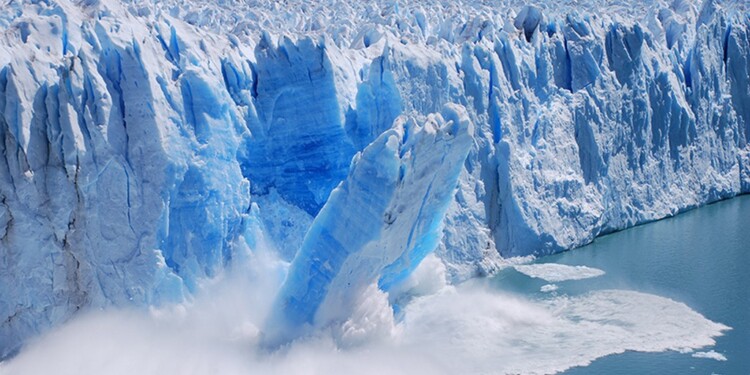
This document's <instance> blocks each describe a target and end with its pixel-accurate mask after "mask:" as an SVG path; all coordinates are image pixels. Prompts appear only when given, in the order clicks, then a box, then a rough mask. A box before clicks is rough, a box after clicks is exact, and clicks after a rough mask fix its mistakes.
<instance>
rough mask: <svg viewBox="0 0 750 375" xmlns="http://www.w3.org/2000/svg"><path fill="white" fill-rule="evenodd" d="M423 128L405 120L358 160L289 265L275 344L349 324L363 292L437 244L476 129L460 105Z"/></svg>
mask: <svg viewBox="0 0 750 375" xmlns="http://www.w3.org/2000/svg"><path fill="white" fill-rule="evenodd" d="M419 121H420V122H421V123H417V122H416V120H414V119H406V118H403V117H402V118H400V119H399V120H397V121H396V122H395V124H394V127H393V129H391V130H388V131H386V132H385V133H383V134H382V135H380V137H378V138H377V139H376V140H375V141H374V142H373V143H371V144H370V145H369V146H367V147H366V148H365V149H364V151H362V153H361V154H358V155H357V156H356V157H355V158H354V161H353V162H352V166H351V169H350V171H349V176H348V177H347V179H346V180H345V181H344V182H342V183H341V185H339V187H337V188H336V189H335V190H334V191H333V192H332V193H331V197H330V198H329V199H328V202H327V203H326V205H325V206H324V207H323V209H322V210H321V212H320V214H318V216H317V217H316V218H315V220H314V221H313V223H312V226H311V228H310V230H309V231H308V233H307V235H306V236H305V240H304V242H303V244H302V248H301V249H300V251H299V252H298V254H297V256H296V257H295V258H294V261H293V262H292V265H291V267H290V269H289V274H288V276H287V278H286V281H285V282H284V285H283V287H282V289H281V292H280V293H279V296H278V298H277V301H276V304H275V308H274V313H272V314H271V322H269V324H268V325H267V328H268V337H267V339H268V343H269V344H270V345H275V344H278V343H280V342H284V341H286V340H288V339H290V338H293V337H294V336H295V335H299V334H300V333H302V332H303V330H304V328H305V327H306V326H325V325H327V324H329V323H331V322H333V321H337V320H340V321H344V320H346V319H347V318H348V317H349V315H350V314H351V313H352V312H353V311H354V309H355V307H356V306H355V305H354V304H355V301H357V300H358V296H359V295H361V294H362V293H363V292H364V290H365V289H366V288H368V287H369V286H370V285H371V284H373V283H375V282H377V283H379V285H380V288H381V289H383V290H386V291H387V290H388V289H389V288H391V287H392V286H393V285H394V284H396V283H399V282H400V281H402V280H403V279H405V278H406V276H408V275H409V274H410V273H411V271H413V270H414V269H415V268H416V267H417V265H419V263H420V262H421V261H422V259H424V257H425V256H427V254H429V253H430V252H431V251H433V250H434V248H435V247H436V246H437V243H438V241H439V240H440V233H441V232H440V224H441V222H442V218H443V215H444V213H445V210H446V209H447V206H448V204H449V203H450V201H451V199H452V196H453V193H454V191H455V188H456V183H457V179H458V175H459V172H460V170H461V165H462V163H463V161H464V159H465V158H466V154H467V152H468V150H469V147H470V146H471V137H472V132H473V130H472V125H471V123H470V121H469V119H468V118H467V116H466V112H465V110H464V109H463V107H460V106H457V105H448V106H446V108H445V110H444V112H443V114H442V115H440V114H433V115H429V116H427V117H426V118H425V119H422V120H419Z"/></svg>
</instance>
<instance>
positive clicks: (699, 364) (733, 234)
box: [492, 195, 750, 375]
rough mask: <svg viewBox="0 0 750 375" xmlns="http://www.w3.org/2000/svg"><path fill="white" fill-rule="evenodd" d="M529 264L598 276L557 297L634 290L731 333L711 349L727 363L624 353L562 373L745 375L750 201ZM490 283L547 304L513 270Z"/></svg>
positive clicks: (749, 327)
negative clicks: (669, 301) (592, 270)
mask: <svg viewBox="0 0 750 375" xmlns="http://www.w3.org/2000/svg"><path fill="white" fill-rule="evenodd" d="M534 263H537V264H538V263H557V264H564V265H575V266H579V265H584V266H588V267H593V268H597V269H600V270H602V271H604V272H605V274H604V275H602V276H599V277H593V278H589V279H585V280H569V281H562V282H557V283H554V284H555V285H556V286H557V288H558V289H557V290H555V291H553V292H551V293H555V294H557V295H569V296H576V295H581V294H585V293H589V292H591V291H596V290H603V289H621V290H633V291H638V292H643V293H649V294H654V295H658V296H662V297H666V298H669V299H672V300H674V301H677V302H681V303H684V304H686V305H687V306H689V307H690V308H691V309H693V310H694V311H696V312H698V313H700V314H702V315H703V316H705V317H706V318H707V319H710V320H712V321H714V322H718V323H722V324H725V325H727V326H729V327H731V328H732V329H731V330H728V331H726V332H724V335H723V336H719V337H717V338H716V345H715V346H713V347H706V348H702V349H698V350H697V351H696V352H710V351H712V350H713V351H715V352H716V353H718V354H721V356H723V357H725V358H726V360H716V359H712V358H696V357H694V356H693V354H695V353H680V352H677V351H666V352H659V353H643V352H634V351H626V352H625V353H622V354H613V355H609V356H605V357H602V358H599V359H597V360H595V361H594V362H593V363H591V364H590V365H589V366H585V367H575V368H571V369H569V370H567V371H565V372H564V374H570V375H585V374H609V375H611V374H680V375H685V374H707V375H708V374H726V375H735V374H739V375H747V374H750V196H748V195H745V196H739V197H736V198H733V199H730V200H726V201H722V202H718V203H715V204H711V205H708V206H705V207H702V208H698V209H694V210H690V211H687V212H685V213H682V214H679V215H677V216H675V217H672V218H668V219H665V220H660V221H657V222H653V223H649V224H645V225H641V226H637V227H635V228H631V229H628V230H624V231H621V232H617V233H613V234H609V235H606V236H603V237H600V238H597V239H596V240H595V241H594V242H593V243H592V244H590V245H588V246H585V247H582V248H579V249H575V250H573V251H568V252H565V253H561V254H556V255H551V256H547V257H543V258H540V259H538V260H537V261H536V262H534ZM492 284H493V285H494V286H495V287H497V288H499V289H500V290H503V291H508V292H513V293H520V294H523V295H524V296H526V297H528V298H545V296H547V295H549V293H550V292H549V291H548V292H547V293H545V292H542V291H540V288H541V287H542V286H544V285H545V284H550V283H549V282H546V281H544V280H540V279H535V278H530V277H528V276H526V275H523V274H521V273H520V272H517V271H516V270H514V269H512V268H511V269H509V270H504V271H502V272H500V273H499V274H498V275H497V276H496V277H495V278H494V279H493V280H492Z"/></svg>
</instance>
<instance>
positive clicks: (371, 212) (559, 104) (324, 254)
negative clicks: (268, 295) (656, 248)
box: [0, 0, 750, 358]
mask: <svg viewBox="0 0 750 375" xmlns="http://www.w3.org/2000/svg"><path fill="white" fill-rule="evenodd" d="M574 3H575V4H574ZM1 9H2V10H3V11H2V12H0V13H1V14H0V30H1V31H2V36H1V37H0V139H2V142H0V154H1V155H2V158H0V358H3V357H6V356H9V355H12V354H13V353H14V352H16V351H17V350H18V349H19V348H20V347H21V346H22V345H23V343H24V342H25V341H26V340H27V339H29V338H30V337H33V336H35V335H37V334H40V333H43V332H45V331H47V330H49V329H50V328H52V327H55V326H58V325H60V324H61V323H63V322H65V321H67V320H69V319H70V318H71V317H73V316H75V315H76V314H79V313H80V312H85V311H90V310H94V309H100V308H106V307H110V306H150V305H162V304H167V303H172V302H178V301H183V300H189V299H190V298H192V297H191V296H192V295H193V294H194V293H195V291H196V290H198V289H200V287H201V285H202V284H203V283H204V282H205V281H206V280H210V279H212V278H215V277H217V276H219V275H221V274H222V272H224V270H225V269H226V268H227V267H229V266H231V265H232V264H233V263H236V260H237V259H243V258H246V257H247V256H248V254H250V253H252V252H253V251H255V250H256V249H257V248H258V246H259V244H260V243H267V244H270V246H271V247H273V248H274V251H275V252H276V254H277V255H278V257H279V258H281V259H282V260H284V261H286V262H289V264H290V265H289V268H288V274H287V276H286V282H285V283H284V285H283V287H282V289H281V292H280V294H279V296H278V297H277V299H276V302H275V306H276V307H275V308H276V311H277V312H278V314H276V315H278V319H281V320H282V322H281V323H279V324H271V325H270V326H274V327H277V328H279V329H280V332H277V333H276V336H277V337H276V339H278V340H281V341H283V340H284V339H289V338H292V337H291V336H293V335H294V334H298V332H297V331H300V330H302V329H303V328H304V327H305V326H311V327H314V326H325V325H326V324H330V323H332V322H335V321H338V320H341V319H345V318H346V316H345V315H346V314H349V313H351V311H352V310H353V309H354V308H355V306H352V304H353V303H355V301H356V298H355V297H356V294H357V293H359V292H361V291H362V290H364V289H365V288H369V287H371V286H372V285H377V287H378V288H380V289H381V290H383V291H384V292H388V291H390V290H395V289H397V284H398V283H400V282H401V281H402V280H403V279H404V278H405V276H407V275H409V274H410V273H411V272H412V271H413V270H414V268H415V267H416V266H417V265H418V264H419V262H420V261H421V260H422V259H423V258H424V257H425V256H427V254H430V253H433V252H434V254H436V255H437V256H438V257H439V259H440V260H441V261H442V263H443V264H444V265H445V267H446V269H447V271H448V274H449V277H450V279H451V281H452V282H456V283H458V282H460V281H463V280H466V279H467V278H469V277H472V276H475V275H486V274H490V273H492V272H494V271H495V270H497V269H498V267H501V266H502V265H503V264H505V258H507V257H513V256H525V255H544V254H550V253H554V252H559V251H563V250H568V249H572V248H575V247H578V246H581V245H584V244H586V243H589V242H591V241H592V240H593V239H594V238H595V237H597V236H599V235H602V234H605V233H609V232H612V231H616V230H620V229H624V228H628V227H631V226H634V225H637V224H641V223H645V222H649V221H653V220H657V219H660V218H664V217H667V216H671V215H674V214H676V213H678V212H681V211H683V210H686V209H690V208H693V207H697V206H700V205H703V204H707V203H710V202H713V201H716V200H719V199H724V198H728V197H732V196H734V195H737V194H742V193H748V192H750V147H749V146H748V141H750V84H749V83H748V80H750V41H749V40H748V38H749V34H750V13H748V10H747V7H746V4H744V3H743V2H741V1H740V2H732V1H725V2H720V1H715V0H706V1H703V2H702V3H698V2H692V1H689V0H675V1H671V2H655V3H653V4H645V5H644V4H640V3H637V2H633V3H628V2H623V3H622V4H621V3H617V4H612V5H610V6H608V7H602V4H599V3H597V2H594V1H583V2H565V1H563V2H561V3H560V4H558V5H554V6H553V5H545V4H525V3H521V2H514V1H508V2H498V3H497V4H492V5H489V4H483V3H481V2H471V1H459V2H445V3H443V2H439V1H431V2H427V3H418V2H414V3H410V2H384V3H378V4H374V3H373V4H369V3H367V4H365V3H355V4H348V3H346V2H341V1H336V0H330V1H324V2H321V3H319V4H306V3H304V2H290V4H287V7H286V8H285V7H283V6H282V5H280V4H279V3H276V2H266V3H263V2H240V1H217V2H207V3H200V4H198V3H195V2H191V1H187V0H171V1H163V2H161V1H159V2H157V1H147V0H143V1H141V0H128V1H123V2H115V1H110V0H86V1H74V0H48V1H27V0H22V1H19V0H11V1H10V2H7V3H6V4H4V5H2V7H1ZM394 303H395V302H394ZM271 339H274V338H271Z"/></svg>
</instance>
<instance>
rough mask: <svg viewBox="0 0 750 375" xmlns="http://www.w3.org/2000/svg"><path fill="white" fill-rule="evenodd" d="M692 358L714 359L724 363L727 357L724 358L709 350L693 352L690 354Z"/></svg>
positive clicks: (722, 355)
mask: <svg viewBox="0 0 750 375" xmlns="http://www.w3.org/2000/svg"><path fill="white" fill-rule="evenodd" d="M692 357H693V358H707V359H715V360H717V361H721V362H723V361H726V360H727V357H725V356H724V354H721V353H718V352H716V351H713V350H709V351H707V352H695V353H693V354H692Z"/></svg>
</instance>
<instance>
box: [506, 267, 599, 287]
mask: <svg viewBox="0 0 750 375" xmlns="http://www.w3.org/2000/svg"><path fill="white" fill-rule="evenodd" d="M513 268H515V269H516V271H518V272H520V273H522V274H524V275H526V276H529V277H533V278H537V279H542V280H544V281H548V282H550V283H556V282H560V281H567V280H582V279H588V278H592V277H598V276H601V275H604V271H602V270H600V269H598V268H591V267H587V266H567V265H564V264H557V263H537V264H521V265H516V266H513Z"/></svg>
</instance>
